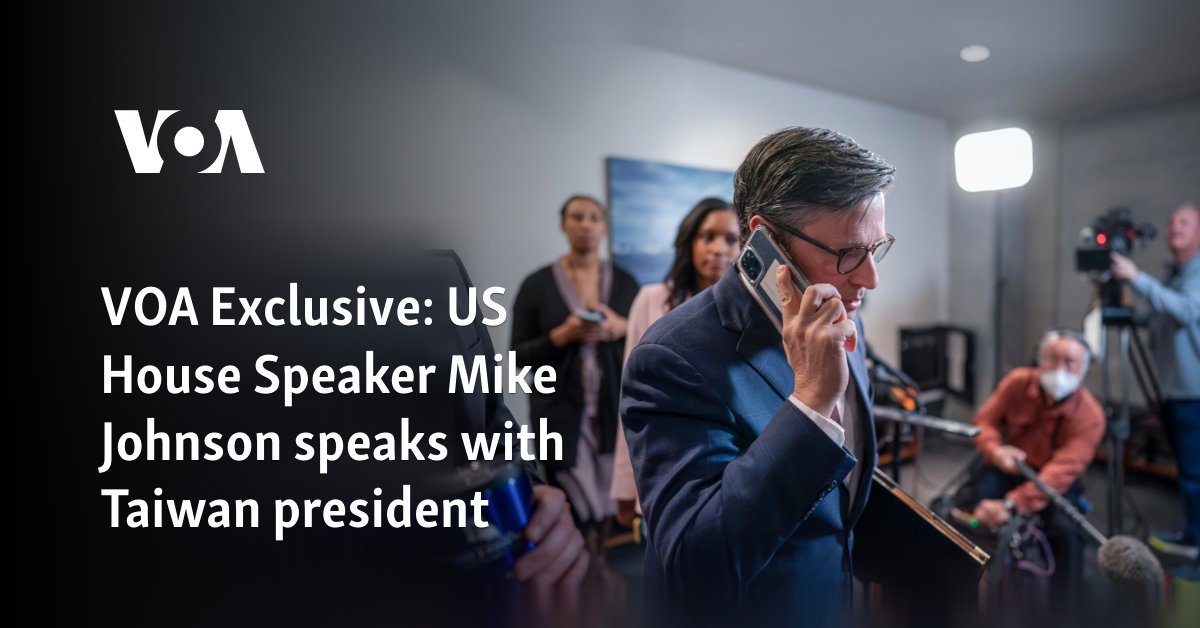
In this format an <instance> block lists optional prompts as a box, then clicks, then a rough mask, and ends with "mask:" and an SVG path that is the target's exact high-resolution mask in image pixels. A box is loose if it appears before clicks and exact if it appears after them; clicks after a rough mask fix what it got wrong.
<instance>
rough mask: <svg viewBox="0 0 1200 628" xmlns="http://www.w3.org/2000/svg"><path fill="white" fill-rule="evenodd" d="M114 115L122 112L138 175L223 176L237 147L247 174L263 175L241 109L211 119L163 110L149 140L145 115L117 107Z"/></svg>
mask: <svg viewBox="0 0 1200 628" xmlns="http://www.w3.org/2000/svg"><path fill="white" fill-rule="evenodd" d="M113 113H115V114H117V124H118V125H119V126H120V127H121V135H122V136H124V138H125V148H126V149H128V150H129V160H130V161H132V162H133V171H134V172H137V173H141V174H147V173H157V172H202V173H213V172H221V168H222V167H223V166H224V164H225V158H226V157H227V156H228V155H229V149H230V148H231V147H232V149H233V153H234V154H235V155H237V165H238V169H239V170H240V171H241V172H243V173H250V172H255V173H262V172H263V166H262V161H261V160H260V159H259V158H258V149H257V148H256V147H255V146H254V137H253V136H251V135H250V127H249V126H248V125H247V124H246V115H245V114H243V113H242V110H241V109H221V110H219V111H217V115H216V116H214V117H212V118H208V119H205V118H198V117H196V116H189V115H187V114H184V113H180V112H179V110H178V109H162V110H159V111H158V112H157V114H156V115H155V118H154V126H153V127H152V130H151V131H150V134H149V136H148V137H147V135H146V131H145V125H144V124H143V122H142V114H141V112H139V111H137V110H135V109H116V110H114V111H113Z"/></svg>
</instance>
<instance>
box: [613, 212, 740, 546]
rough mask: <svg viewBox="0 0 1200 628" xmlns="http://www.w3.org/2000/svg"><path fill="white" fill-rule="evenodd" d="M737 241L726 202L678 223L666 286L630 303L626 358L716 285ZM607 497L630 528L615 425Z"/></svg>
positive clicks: (633, 494)
mask: <svg viewBox="0 0 1200 628" xmlns="http://www.w3.org/2000/svg"><path fill="white" fill-rule="evenodd" d="M740 242H741V240H740V238H739V235H738V223H737V214H735V213H734V211H733V206H732V205H730V204H729V203H728V202H727V201H724V200H721V199H719V198H706V199H704V200H702V201H700V202H699V203H697V204H696V206H695V207H693V208H692V211H690V212H688V215H687V216H685V217H684V219H683V222H681V223H679V233H678V234H677V235H676V236H675V261H674V262H672V263H671V269H670V270H669V271H667V277H666V281H664V282H663V283H656V284H650V285H647V286H645V287H643V288H642V289H641V291H640V292H638V295H637V298H635V299H634V300H633V305H632V306H631V307H630V310H629V323H628V328H627V329H626V332H625V359H628V358H629V353H630V352H631V351H633V348H634V347H636V346H637V344H638V342H640V341H641V339H642V334H644V333H646V329H647V328H649V327H650V325H651V324H652V323H654V321H656V320H658V319H659V318H661V317H662V316H663V314H666V313H667V312H669V311H671V310H673V309H675V308H676V307H678V306H679V304H681V303H683V302H684V301H686V300H688V299H690V298H692V297H693V296H695V295H696V294H698V293H699V292H700V291H701V290H704V289H705V288H707V287H709V286H711V285H713V284H715V283H717V280H719V279H720V278H721V276H722V275H724V274H725V271H726V270H727V269H728V268H729V266H730V264H732V263H733V260H734V259H736V258H737V256H738V252H739V250H740V249H741V245H740ZM611 494H612V497H613V499H615V500H616V501H617V521H618V522H619V523H620V524H622V525H624V526H630V525H632V524H633V520H634V517H635V516H636V515H637V514H638V512H640V511H641V508H640V506H639V504H638V496H637V486H635V484H634V481H633V464H632V462H630V460H629V445H627V444H626V442H625V431H624V429H623V428H622V426H621V425H620V422H619V421H618V424H617V436H616V453H615V456H614V460H613V482H612V491H611Z"/></svg>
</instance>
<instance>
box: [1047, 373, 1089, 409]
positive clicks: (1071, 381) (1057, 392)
mask: <svg viewBox="0 0 1200 628" xmlns="http://www.w3.org/2000/svg"><path fill="white" fill-rule="evenodd" d="M1082 379H1083V378H1082V377H1081V376H1079V375H1076V374H1075V373H1072V372H1070V371H1067V370H1064V369H1058V370H1055V371H1042V375H1041V377H1040V378H1039V381H1040V382H1041V384H1042V390H1044V391H1046V394H1047V395H1050V398H1051V399H1053V400H1055V401H1062V400H1063V399H1066V398H1067V396H1068V395H1070V394H1071V393H1073V392H1075V389H1076V388H1079V382H1080V380H1082Z"/></svg>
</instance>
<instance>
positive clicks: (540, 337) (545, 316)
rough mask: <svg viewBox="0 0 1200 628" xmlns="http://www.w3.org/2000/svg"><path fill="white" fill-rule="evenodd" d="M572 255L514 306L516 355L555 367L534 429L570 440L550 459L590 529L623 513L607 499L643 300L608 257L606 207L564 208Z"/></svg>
mask: <svg viewBox="0 0 1200 628" xmlns="http://www.w3.org/2000/svg"><path fill="white" fill-rule="evenodd" d="M559 220H560V227H561V229H562V231H563V234H564V235H566V237H567V243H568V244H569V245H570V250H569V251H568V252H567V254H566V255H564V256H563V257H561V258H559V259H558V260H557V261H555V262H554V263H553V264H550V265H549V266H545V267H543V268H541V269H538V270H537V271H535V272H534V273H533V274H531V275H529V276H528V277H526V278H525V281H524V282H523V283H522V284H521V288H520V290H519V291H518V292H517V300H516V303H515V305H514V306H513V328H512V350H513V351H515V352H516V359H517V363H518V364H520V365H521V366H526V365H528V366H532V367H533V368H534V369H537V367H539V366H543V365H548V366H552V367H554V369H555V373H556V374H557V380H556V385H555V392H554V393H552V394H541V393H534V394H533V395H531V396H530V424H531V426H532V427H533V428H534V429H537V427H538V424H539V421H540V419H541V418H542V417H545V418H546V420H547V423H548V429H550V430H551V431H554V432H557V433H559V434H560V435H562V439H563V452H562V453H563V459H562V460H561V461H556V460H548V461H546V466H547V470H548V471H549V474H550V477H549V478H548V479H549V481H550V482H551V483H552V484H554V485H556V486H559V487H561V488H562V489H563V490H564V491H565V492H566V493H567V497H568V499H569V500H570V502H571V506H572V508H573V510H574V514H575V520H576V522H577V523H578V524H579V526H580V528H581V529H583V530H584V531H585V532H587V531H588V530H589V529H591V528H593V527H596V528H598V526H596V525H595V524H598V523H600V522H602V521H603V520H604V519H605V518H606V517H609V516H611V515H612V514H613V513H614V511H615V503H614V502H613V500H612V498H611V497H609V486H610V484H611V481H612V464H613V453H612V452H613V447H614V438H615V436H616V431H617V423H618V421H617V403H618V400H619V395H620V391H621V366H622V364H623V353H624V343H623V340H624V338H625V330H626V325H627V323H626V317H627V316H628V315H629V307H630V305H631V304H632V302H633V298H634V296H635V295H636V294H637V290H638V286H637V282H636V281H635V280H634V279H633V277H632V276H631V275H629V273H626V272H625V271H623V270H621V269H619V268H617V267H615V266H613V265H612V263H611V262H610V261H608V260H604V259H601V257H600V247H601V245H602V244H603V242H604V239H605V237H606V236H607V235H608V221H607V217H606V216H605V212H604V208H603V206H602V205H601V204H600V202H599V201H598V200H596V199H594V198H592V197H589V196H583V195H575V196H572V197H571V198H568V199H567V201H566V202H565V203H563V205H562V208H561V209H560V210H559Z"/></svg>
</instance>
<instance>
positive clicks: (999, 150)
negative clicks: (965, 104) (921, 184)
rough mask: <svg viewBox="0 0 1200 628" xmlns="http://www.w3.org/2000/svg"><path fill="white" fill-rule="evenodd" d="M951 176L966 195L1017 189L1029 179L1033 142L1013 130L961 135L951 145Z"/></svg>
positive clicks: (1031, 168)
mask: <svg viewBox="0 0 1200 628" xmlns="http://www.w3.org/2000/svg"><path fill="white" fill-rule="evenodd" d="M954 174H955V177H956V178H957V179H958V187H960V188H962V189H964V190H966V191H968V192H986V191H989V190H1007V189H1009V188H1019V187H1021V186H1022V185H1025V184H1026V183H1029V179H1030V177H1032V176H1033V138H1031V137H1029V133H1027V132H1026V131H1025V129H1018V128H1016V127H1012V128H1008V129H997V130H995V131H985V132H983V133H970V134H968V135H964V136H962V137H960V138H958V142H957V143H955V145H954Z"/></svg>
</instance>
